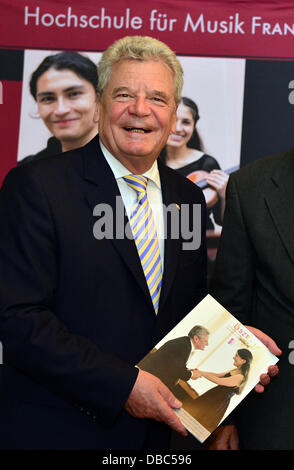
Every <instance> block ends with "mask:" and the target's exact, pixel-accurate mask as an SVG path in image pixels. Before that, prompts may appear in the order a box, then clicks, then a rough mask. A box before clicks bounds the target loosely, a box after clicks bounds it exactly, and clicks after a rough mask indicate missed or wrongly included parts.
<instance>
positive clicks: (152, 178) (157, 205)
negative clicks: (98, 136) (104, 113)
mask: <svg viewBox="0 0 294 470" xmlns="http://www.w3.org/2000/svg"><path fill="white" fill-rule="evenodd" d="M100 147H101V150H102V153H103V155H104V157H105V159H106V161H107V163H108V165H109V166H110V168H111V170H112V172H113V174H114V177H115V179H116V182H117V185H118V188H119V191H120V194H121V197H122V199H123V202H124V205H125V208H126V212H127V215H128V217H129V219H130V215H131V210H132V207H133V205H134V204H135V202H136V200H137V194H136V191H134V190H133V189H132V188H131V187H130V186H129V185H128V183H127V182H126V181H125V180H124V179H123V178H124V176H128V175H130V171H129V170H128V169H127V168H126V167H125V166H124V165H123V164H122V163H121V162H120V161H119V160H117V159H116V158H115V157H114V156H113V155H112V154H111V153H110V152H109V150H107V148H106V147H105V146H104V145H103V144H102V142H101V141H100ZM142 176H146V177H147V178H148V184H147V198H148V202H149V204H150V207H151V209H152V213H153V217H154V223H155V227H156V230H157V237H158V243H159V251H160V257H161V264H162V271H163V265H164V262H163V260H164V217H163V206H162V193H161V182H160V176H159V171H158V165H157V161H155V162H154V163H153V165H152V167H151V168H150V169H149V170H148V171H146V172H145V173H143V175H142Z"/></svg>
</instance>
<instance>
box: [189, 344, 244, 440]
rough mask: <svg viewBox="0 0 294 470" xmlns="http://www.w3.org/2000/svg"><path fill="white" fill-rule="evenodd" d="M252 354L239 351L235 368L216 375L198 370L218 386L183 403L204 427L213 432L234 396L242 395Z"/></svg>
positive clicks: (202, 375)
mask: <svg viewBox="0 0 294 470" xmlns="http://www.w3.org/2000/svg"><path fill="white" fill-rule="evenodd" d="M251 362H252V354H251V352H250V351H249V350H248V349H238V351H237V352H236V354H235V356H234V366H235V368H234V369H232V370H230V371H229V372H224V373H220V374H216V373H214V372H204V371H201V370H198V371H197V373H198V375H199V377H205V378H206V379H207V380H210V381H211V382H214V383H215V384H217V386H216V387H213V388H211V389H210V390H208V391H207V392H205V393H204V394H203V395H200V397H199V398H196V399H195V400H189V401H188V402H187V403H185V402H183V408H184V409H185V410H186V411H187V412H188V413H190V415H191V416H193V418H195V419H196V420H197V421H198V422H199V423H200V424H202V426H204V427H205V428H206V429H207V430H208V431H210V432H212V431H214V429H215V428H216V427H217V426H218V424H219V423H220V421H221V419H222V418H223V416H224V414H225V412H226V410H227V408H228V406H229V403H230V400H231V398H232V396H233V395H235V394H237V395H240V393H241V392H242V390H243V389H244V386H245V384H246V382H247V379H248V374H249V370H250V365H251Z"/></svg>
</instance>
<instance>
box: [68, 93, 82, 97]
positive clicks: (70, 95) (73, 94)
mask: <svg viewBox="0 0 294 470" xmlns="http://www.w3.org/2000/svg"><path fill="white" fill-rule="evenodd" d="M81 94H82V93H81V92H80V91H72V92H71V93H69V95H68V96H69V98H77V97H78V96H80V95H81Z"/></svg>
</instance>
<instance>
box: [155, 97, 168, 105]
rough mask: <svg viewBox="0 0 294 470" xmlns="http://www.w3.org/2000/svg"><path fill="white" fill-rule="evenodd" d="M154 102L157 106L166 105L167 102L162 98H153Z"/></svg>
mask: <svg viewBox="0 0 294 470" xmlns="http://www.w3.org/2000/svg"><path fill="white" fill-rule="evenodd" d="M151 100H152V101H154V102H155V103H157V104H162V105H163V104H166V100H165V99H163V98H161V97H160V96H153V98H151Z"/></svg>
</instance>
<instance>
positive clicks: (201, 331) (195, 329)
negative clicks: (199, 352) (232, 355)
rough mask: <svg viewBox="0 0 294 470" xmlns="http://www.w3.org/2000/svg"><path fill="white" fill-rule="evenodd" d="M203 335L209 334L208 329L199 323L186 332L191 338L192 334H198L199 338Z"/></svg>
mask: <svg viewBox="0 0 294 470" xmlns="http://www.w3.org/2000/svg"><path fill="white" fill-rule="evenodd" d="M205 335H209V331H208V330H207V328H204V326H201V325H195V326H193V328H192V329H191V330H190V331H189V333H188V336H189V338H191V339H192V338H194V336H198V338H199V339H201V338H202V337H203V336H205Z"/></svg>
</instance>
